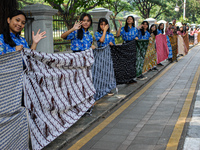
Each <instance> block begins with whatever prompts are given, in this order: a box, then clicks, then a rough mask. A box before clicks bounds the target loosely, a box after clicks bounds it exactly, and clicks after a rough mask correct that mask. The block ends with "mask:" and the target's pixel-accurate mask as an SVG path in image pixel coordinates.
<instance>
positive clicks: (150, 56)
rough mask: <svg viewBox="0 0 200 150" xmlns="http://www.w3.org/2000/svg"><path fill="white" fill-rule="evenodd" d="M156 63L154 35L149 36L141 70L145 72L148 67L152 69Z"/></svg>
mask: <svg viewBox="0 0 200 150" xmlns="http://www.w3.org/2000/svg"><path fill="white" fill-rule="evenodd" d="M156 65H157V54H156V49H155V36H152V37H151V38H149V44H148V47H147V51H146V55H145V58H144V65H143V69H142V72H143V73H144V72H147V71H148V70H149V69H152V68H153V67H154V66H156Z"/></svg>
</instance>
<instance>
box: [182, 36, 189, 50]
mask: <svg viewBox="0 0 200 150" xmlns="http://www.w3.org/2000/svg"><path fill="white" fill-rule="evenodd" d="M183 41H184V43H185V46H186V50H187V53H188V51H189V48H190V47H189V35H188V33H186V35H185V36H183Z"/></svg>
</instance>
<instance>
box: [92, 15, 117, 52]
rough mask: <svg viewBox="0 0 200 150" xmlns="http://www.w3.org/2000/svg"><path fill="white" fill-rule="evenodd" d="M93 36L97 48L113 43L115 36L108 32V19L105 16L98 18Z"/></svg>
mask: <svg viewBox="0 0 200 150" xmlns="http://www.w3.org/2000/svg"><path fill="white" fill-rule="evenodd" d="M94 36H95V39H96V41H97V46H98V48H100V47H104V46H107V45H111V46H112V45H115V38H114V35H113V34H112V33H110V28H109V24H108V20H107V19H106V18H100V19H99V23H98V29H97V32H95V34H94Z"/></svg>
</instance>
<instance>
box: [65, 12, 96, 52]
mask: <svg viewBox="0 0 200 150" xmlns="http://www.w3.org/2000/svg"><path fill="white" fill-rule="evenodd" d="M91 25H92V17H91V15H90V14H87V13H83V14H82V15H81V17H80V21H76V22H75V24H74V26H73V28H71V29H70V30H68V31H66V32H64V33H63V34H62V35H61V38H63V39H65V40H71V50H72V51H73V52H74V53H75V52H81V51H85V50H87V49H89V48H92V49H94V48H95V47H94V45H92V42H93V38H92V35H91V34H90V32H89V31H88V29H89V28H90V26H91Z"/></svg>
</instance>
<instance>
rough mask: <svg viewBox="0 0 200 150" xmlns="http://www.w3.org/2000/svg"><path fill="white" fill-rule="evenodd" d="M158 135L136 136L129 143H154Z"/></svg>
mask: <svg viewBox="0 0 200 150" xmlns="http://www.w3.org/2000/svg"><path fill="white" fill-rule="evenodd" d="M158 140H159V137H143V136H137V137H136V138H135V139H134V141H133V142H132V143H131V144H144V145H156V144H157V142H158Z"/></svg>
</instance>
